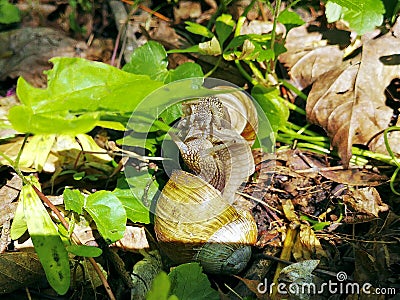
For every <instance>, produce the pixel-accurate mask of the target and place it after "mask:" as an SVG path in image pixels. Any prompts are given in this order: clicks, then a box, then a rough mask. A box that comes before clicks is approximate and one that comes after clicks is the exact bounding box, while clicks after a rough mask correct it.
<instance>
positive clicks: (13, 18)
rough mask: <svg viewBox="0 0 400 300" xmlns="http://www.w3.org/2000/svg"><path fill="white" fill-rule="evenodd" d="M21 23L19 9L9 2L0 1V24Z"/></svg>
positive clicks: (6, 0)
mask: <svg viewBox="0 0 400 300" xmlns="http://www.w3.org/2000/svg"><path fill="white" fill-rule="evenodd" d="M19 21H21V16H20V12H19V9H18V7H16V6H15V5H12V4H11V3H9V2H8V0H0V24H11V23H16V22H19Z"/></svg>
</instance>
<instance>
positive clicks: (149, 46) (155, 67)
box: [122, 41, 168, 82]
mask: <svg viewBox="0 0 400 300" xmlns="http://www.w3.org/2000/svg"><path fill="white" fill-rule="evenodd" d="M167 66H168V59H167V52H166V51H165V49H164V47H163V46H162V45H161V44H159V43H157V42H154V41H149V42H147V43H146V44H144V45H143V46H141V47H139V48H137V49H136V50H135V51H134V52H133V53H132V56H131V60H130V62H129V63H127V64H126V65H125V66H124V67H123V68H122V70H124V71H126V72H129V73H133V74H140V75H148V76H150V78H151V79H153V80H157V81H162V82H163V81H164V79H165V77H166V76H167V73H168V70H167Z"/></svg>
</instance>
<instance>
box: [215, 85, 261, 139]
mask: <svg viewBox="0 0 400 300" xmlns="http://www.w3.org/2000/svg"><path fill="white" fill-rule="evenodd" d="M214 89H217V90H224V89H227V90H228V89H229V90H232V87H230V86H218V87H215V88H214ZM216 97H218V99H219V100H220V101H221V102H222V104H223V106H224V108H225V109H226V110H227V114H228V116H229V122H230V125H231V127H232V128H233V129H234V130H235V131H236V132H238V133H239V134H240V135H241V136H242V137H243V138H244V139H245V140H246V141H248V143H249V145H250V146H252V145H253V143H254V141H255V139H256V137H257V131H258V115H257V110H256V107H255V106H254V104H253V101H252V99H251V98H250V97H249V96H248V95H247V94H246V93H245V92H243V91H241V90H236V91H234V92H229V93H226V94H217V95H216Z"/></svg>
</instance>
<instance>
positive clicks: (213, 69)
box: [204, 55, 222, 78]
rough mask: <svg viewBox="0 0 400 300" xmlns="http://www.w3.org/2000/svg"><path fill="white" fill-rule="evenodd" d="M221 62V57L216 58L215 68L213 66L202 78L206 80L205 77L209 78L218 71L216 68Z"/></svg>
mask: <svg viewBox="0 0 400 300" xmlns="http://www.w3.org/2000/svg"><path fill="white" fill-rule="evenodd" d="M221 61H222V55H221V56H220V57H219V58H218V61H217V63H216V64H215V66H214V67H213V68H212V69H211V70H210V71H208V72H207V74H205V75H204V78H207V77H209V76H211V75H212V73H214V72H215V70H216V69H218V67H219V65H220V63H221Z"/></svg>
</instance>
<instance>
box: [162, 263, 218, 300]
mask: <svg viewBox="0 0 400 300" xmlns="http://www.w3.org/2000/svg"><path fill="white" fill-rule="evenodd" d="M168 276H169V278H170V279H171V294H174V295H176V296H177V297H178V298H179V299H183V300H184V299H191V300H197V299H198V300H203V299H219V295H218V292H217V291H216V290H214V289H212V288H211V285H210V281H209V280H208V277H207V275H205V274H204V273H203V271H202V268H201V267H200V265H199V264H198V263H188V264H183V265H180V266H177V267H176V268H174V269H173V270H172V271H171V273H169V274H168Z"/></svg>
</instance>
